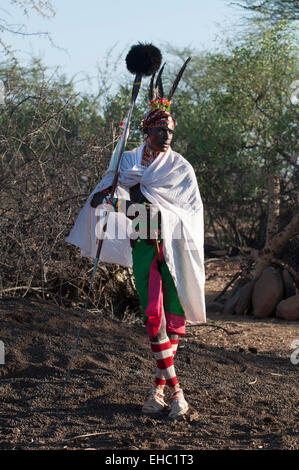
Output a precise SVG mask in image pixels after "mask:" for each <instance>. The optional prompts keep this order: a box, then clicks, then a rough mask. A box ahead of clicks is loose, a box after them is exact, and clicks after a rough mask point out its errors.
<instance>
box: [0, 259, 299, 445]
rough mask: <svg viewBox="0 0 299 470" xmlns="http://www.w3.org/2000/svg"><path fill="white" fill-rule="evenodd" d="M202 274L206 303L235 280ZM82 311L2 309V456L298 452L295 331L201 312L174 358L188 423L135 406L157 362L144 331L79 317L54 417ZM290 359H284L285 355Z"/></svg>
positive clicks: (229, 267) (231, 266)
mask: <svg viewBox="0 0 299 470" xmlns="http://www.w3.org/2000/svg"><path fill="white" fill-rule="evenodd" d="M237 262H238V260H237V259H234V258H230V259H219V260H215V261H211V262H209V263H208V264H207V284H206V294H207V299H208V300H209V299H211V298H212V297H213V296H214V295H215V294H217V293H218V292H220V291H221V289H223V287H224V286H225V284H226V283H227V282H228V281H229V279H230V278H231V277H232V276H233V274H234V273H235V272H236V271H237V269H238V268H237ZM81 313H82V308H75V309H67V308H62V307H59V306H56V305H54V304H53V303H47V302H46V301H41V300H37V299H30V298H16V297H14V298H2V299H1V300H0V316H1V330H0V340H2V341H3V342H4V345H5V353H6V355H5V364H3V365H0V397H1V402H2V406H1V410H0V449H38V450H45V449H101V450H103V449H114V450H117V449H132V450H137V449H144V450H148V449H150V450H154V449H158V450H160V449H168V450H175V449H178V450H180V449H181V450H183V449H184V450H195V449H196V450H197V449H209V450H211V449H217V450H218V449H290V450H291V449H292V450H294V449H298V448H299V439H298V404H299V397H298V367H299V365H296V364H295V362H296V358H299V351H298V354H296V351H295V350H294V349H292V342H294V341H295V340H297V341H298V346H297V347H299V328H298V326H299V323H298V322H285V321H282V320H278V319H275V318H270V319H265V320H255V319H253V318H252V317H249V316H245V317H238V316H236V315H234V316H230V317H224V316H223V314H220V313H217V312H214V313H209V314H208V323H207V324H206V325H203V326H196V327H192V326H190V327H188V328H187V334H186V336H185V337H184V338H183V339H182V340H181V342H180V345H179V349H178V353H177V355H176V358H175V363H176V371H177V375H178V377H179V379H180V382H181V384H182V386H183V388H184V390H185V396H186V398H187V400H188V401H189V403H190V405H191V410H190V413H189V415H188V416H187V418H186V420H184V421H181V422H172V421H170V420H169V419H168V416H167V413H165V414H164V415H162V416H159V417H156V418H152V417H146V416H143V415H142V414H141V406H142V404H143V402H144V400H145V397H146V395H147V392H148V390H149V388H150V387H151V386H152V381H153V374H154V370H155V363H154V361H153V358H152V354H151V351H150V348H149V345H148V340H147V337H146V332H145V328H144V327H143V325H142V324H141V322H140V321H139V320H138V319H136V318H135V317H132V318H130V317H129V316H128V317H127V320H126V321H120V320H118V319H116V318H114V317H113V315H112V314H111V315H109V313H107V311H106V312H105V313H103V312H99V311H94V310H91V311H88V313H87V316H86V322H85V323H84V327H83V330H82V333H81V338H80V342H79V347H78V351H77V355H76V358H75V361H74V364H73V368H72V371H71V375H70V379H69V384H68V387H67V389H66V392H65V396H64V399H63V400H62V402H61V403H60V406H59V407H57V399H58V398H59V396H60V393H61V390H62V386H63V382H64V378H65V374H66V369H67V366H68V363H69V360H70V357H71V354H72V349H73V345H74V341H75V338H76V335H77V329H78V326H79V323H80V317H81ZM292 354H293V356H292V357H293V360H291V355H292Z"/></svg>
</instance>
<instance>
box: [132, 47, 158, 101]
mask: <svg viewBox="0 0 299 470" xmlns="http://www.w3.org/2000/svg"><path fill="white" fill-rule="evenodd" d="M161 61H162V55H161V51H160V49H158V48H157V47H156V46H154V45H153V44H142V43H139V44H135V45H134V46H132V47H131V49H130V51H129V52H128V54H127V56H126V64H127V69H128V70H129V72H131V73H133V74H135V80H134V85H133V90H132V98H131V102H134V101H135V100H136V98H137V95H138V92H139V89H140V85H141V80H142V77H143V75H145V76H149V75H153V74H154V73H156V72H157V70H159V68H160V65H161Z"/></svg>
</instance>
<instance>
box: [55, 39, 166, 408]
mask: <svg viewBox="0 0 299 470" xmlns="http://www.w3.org/2000/svg"><path fill="white" fill-rule="evenodd" d="M161 61H162V56H161V52H160V50H159V49H158V48H157V47H155V46H154V45H153V44H142V43H139V44H136V45H134V46H132V47H131V49H130V51H129V53H128V54H127V56H126V64H127V69H128V70H129V72H131V73H133V74H134V75H135V79H134V82H133V88H132V95H131V102H130V107H129V112H128V115H127V118H126V120H125V126H124V130H123V132H122V135H121V137H120V139H119V140H118V142H117V145H116V147H115V150H114V152H113V155H112V157H111V160H110V164H109V168H108V170H110V171H115V176H114V179H113V183H112V188H111V192H110V197H111V198H113V196H114V193H115V190H116V187H117V183H118V178H119V171H120V164H121V158H122V155H123V153H124V150H125V147H126V143H127V139H128V136H129V131H130V122H131V117H132V112H133V108H134V104H135V102H136V99H137V96H138V93H139V90H140V86H141V81H142V77H143V76H150V75H153V74H155V73H156V72H157V70H158V69H159V68H160V65H161ZM108 217H109V211H107V212H106V215H105V220H104V224H103V236H102V237H101V238H100V239H99V241H98V247H97V254H96V257H95V262H94V267H93V271H92V276H91V280H90V284H89V289H88V294H87V297H86V300H85V305H84V309H83V312H82V316H81V321H80V325H79V328H78V333H77V338H76V341H75V345H74V348H73V353H72V357H71V360H70V362H69V366H68V369H67V373H66V377H65V380H64V384H63V388H62V392H61V395H60V398H59V401H58V405H57V407H58V406H59V404H60V402H61V400H62V398H63V396H64V393H65V390H66V386H67V383H68V379H69V375H70V371H71V367H72V363H73V360H74V358H75V354H76V351H77V346H78V342H79V337H80V332H81V328H82V325H83V323H84V320H85V313H86V310H87V307H88V303H89V298H90V293H91V290H92V285H93V281H94V277H95V273H96V269H97V265H98V261H99V259H100V255H101V250H102V246H103V241H104V234H105V232H106V229H107V222H108Z"/></svg>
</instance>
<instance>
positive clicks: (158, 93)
mask: <svg viewBox="0 0 299 470" xmlns="http://www.w3.org/2000/svg"><path fill="white" fill-rule="evenodd" d="M164 67H165V64H164V65H163V67H161V69H160V71H159V73H158V76H157V80H156V85H155V99H156V98H164V90H163V83H162V73H163V70H164Z"/></svg>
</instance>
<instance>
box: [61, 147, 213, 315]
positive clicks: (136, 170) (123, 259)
mask: <svg viewBox="0 0 299 470" xmlns="http://www.w3.org/2000/svg"><path fill="white" fill-rule="evenodd" d="M143 147H144V144H142V145H141V146H140V147H138V148H136V149H135V150H133V151H129V152H125V153H124V154H123V157H122V163H121V168H120V176H119V180H118V185H119V186H118V188H117V192H116V196H117V197H120V198H125V199H129V192H128V190H129V188H131V187H132V186H134V185H135V184H137V183H140V189H141V192H142V193H143V194H144V196H145V197H146V198H147V199H148V200H149V201H150V202H151V203H152V204H155V205H156V206H157V207H158V209H159V210H160V212H161V230H162V237H163V240H164V244H163V253H164V257H165V261H166V263H167V265H168V268H169V271H170V273H171V275H172V277H173V280H174V284H175V286H176V289H177V293H178V296H179V299H180V302H181V305H182V307H183V309H184V312H185V315H186V320H187V321H188V322H190V323H199V322H205V321H206V312H205V297H204V282H205V272H204V250H203V244H204V224H203V205H202V201H201V197H200V193H199V189H198V184H197V180H196V176H195V173H194V170H193V167H192V165H191V164H190V163H189V162H188V161H187V160H186V159H185V158H183V157H182V156H181V155H180V154H178V153H176V152H174V151H173V150H172V149H171V148H170V147H169V148H168V150H167V152H165V153H163V152H161V153H160V154H159V155H158V156H157V157H156V159H155V160H154V162H153V163H152V164H151V165H150V166H149V167H144V166H142V165H141V160H142V153H143ZM113 177H114V174H113V173H111V172H110V173H107V174H106V175H105V176H104V178H103V179H102V180H101V181H100V183H99V184H98V185H97V187H96V188H95V189H94V191H93V192H92V194H91V195H90V196H89V198H88V200H87V202H86V204H85V206H84V207H83V209H82V210H81V212H80V214H79V216H78V218H77V220H76V223H75V225H74V227H73V229H72V230H71V232H70V234H69V236H68V238H67V240H66V241H67V242H69V243H72V244H74V245H76V246H78V247H80V248H81V255H82V256H89V257H92V258H94V257H95V256H96V250H97V238H96V224H97V221H98V218H97V217H96V214H95V212H96V210H95V209H93V208H92V207H91V206H90V201H91V199H92V196H93V194H94V193H96V192H98V191H101V190H103V189H105V188H108V187H109V186H111V184H112V181H113ZM115 223H116V224H117V225H118V230H119V232H118V233H122V234H123V237H122V238H121V239H119V238H117V239H116V238H115V232H114V228H115ZM130 224H131V222H130V220H129V219H128V218H126V217H125V215H124V214H121V213H111V214H110V215H109V222H108V226H107V232H106V234H105V238H104V242H103V246H102V251H101V256H100V259H101V260H102V261H105V262H110V263H117V264H120V265H122V266H128V267H131V266H132V250H131V246H130V239H129V236H128V235H127V234H128V233H130V230H128V227H130Z"/></svg>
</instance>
